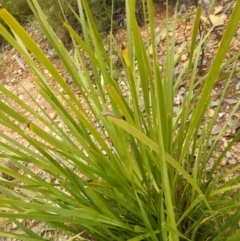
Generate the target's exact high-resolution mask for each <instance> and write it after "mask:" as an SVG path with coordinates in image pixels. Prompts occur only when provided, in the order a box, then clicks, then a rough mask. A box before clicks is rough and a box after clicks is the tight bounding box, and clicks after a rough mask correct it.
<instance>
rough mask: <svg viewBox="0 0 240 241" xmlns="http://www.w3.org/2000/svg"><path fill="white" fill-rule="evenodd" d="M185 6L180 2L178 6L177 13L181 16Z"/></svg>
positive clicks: (185, 8)
mask: <svg viewBox="0 0 240 241" xmlns="http://www.w3.org/2000/svg"><path fill="white" fill-rule="evenodd" d="M186 10H187V7H186V5H185V4H184V3H182V4H181V5H180V7H179V11H178V15H179V16H181V15H182V14H183V13H184V12H186Z"/></svg>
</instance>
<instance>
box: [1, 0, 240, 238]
mask: <svg viewBox="0 0 240 241" xmlns="http://www.w3.org/2000/svg"><path fill="white" fill-rule="evenodd" d="M234 3H235V0H221V1H217V5H216V6H215V8H214V9H213V12H212V15H213V16H215V17H219V16H221V21H222V23H221V24H220V25H219V26H217V33H216V31H213V32H212V33H211V36H210V38H209V40H208V42H207V43H206V46H205V48H204V57H203V64H202V68H201V72H199V73H198V76H196V80H198V79H199V78H201V76H202V75H203V74H204V73H207V71H208V69H209V66H211V63H212V60H213V58H214V56H215V53H216V51H217V48H218V46H219V42H220V38H219V36H221V34H222V33H223V31H224V29H225V27H226V24H227V22H228V19H229V16H230V13H231V11H232V9H233V6H234ZM173 11H174V8H173V7H172V6H170V13H173ZM194 11H195V6H194V4H189V5H188V6H186V9H185V11H183V12H182V14H190V13H193V12H194ZM165 16H166V13H165V7H164V6H160V5H158V4H156V6H155V26H156V34H157V36H158V37H159V38H158V39H159V40H158V43H157V44H158V55H159V61H162V62H164V61H165V56H166V50H165V36H164V34H163V33H162V30H163V29H164V28H165V26H166V24H167V23H166V17H165ZM181 16H182V15H179V17H181ZM172 19H173V16H172V15H170V18H169V22H171V21H172ZM204 21H205V22H204ZM203 23H204V28H205V29H206V30H207V29H209V28H210V27H211V26H210V25H209V24H208V22H207V20H204V19H203ZM25 28H26V30H27V31H28V32H29V33H30V35H31V36H32V38H33V39H34V40H35V41H36V42H37V43H38V44H39V46H40V47H41V48H42V49H43V51H44V52H45V53H46V54H47V55H48V56H49V58H50V59H51V61H52V63H53V64H54V65H55V66H56V68H57V69H58V70H59V73H61V74H62V76H63V77H64V78H66V81H68V75H67V72H66V70H65V69H64V68H63V66H62V64H61V61H60V60H59V59H58V58H57V56H55V55H54V53H53V51H52V48H51V46H50V45H49V43H48V42H47V40H46V39H45V38H44V36H43V34H42V31H41V29H40V27H39V26H38V24H37V22H35V21H32V22H31V23H29V24H27V26H25ZM192 28H193V18H192V17H189V18H187V20H185V21H182V22H180V24H179V25H178V27H177V29H176V30H175V31H176V52H177V50H178V49H180V48H182V46H183V45H184V44H185V42H186V40H189V39H190V38H191V33H192ZM148 30H149V28H148V26H142V27H141V34H142V37H143V39H144V42H145V43H146V45H148V44H149V34H148ZM206 30H205V31H206ZM203 31H204V30H203ZM169 34H170V35H171V34H172V33H171V32H170V33H169ZM115 37H116V39H117V41H118V43H119V44H122V43H123V44H124V43H126V30H125V28H124V27H121V28H119V29H118V30H117V31H116V33H115ZM239 49H240V27H239V29H238V31H237V32H236V34H235V36H234V39H233V40H232V43H231V47H230V49H229V51H228V53H227V56H226V60H228V59H230V58H231V57H232V56H234V55H236V54H237V53H238V52H239ZM0 51H1V52H0V84H1V85H4V86H5V87H6V88H7V89H8V90H10V91H11V92H12V93H13V94H15V95H17V96H18V97H19V98H20V99H22V100H24V102H25V103H28V104H29V105H31V106H32V105H34V103H33V101H32V100H31V98H30V97H29V96H28V95H27V94H26V92H25V90H24V88H25V89H26V90H27V91H28V92H30V93H31V95H32V96H33V98H34V99H36V100H37V102H38V103H39V104H40V105H41V106H43V107H44V109H45V111H46V112H47V113H49V114H50V115H52V117H53V118H55V117H54V112H53V110H52V109H51V108H50V107H49V106H48V105H47V104H46V103H45V102H44V100H43V99H42V98H41V96H40V95H39V93H38V89H37V86H36V84H35V82H34V81H33V77H32V71H31V69H30V68H29V66H28V65H27V64H26V62H25V61H24V59H23V58H22V57H21V56H20V55H19V54H18V53H17V52H16V50H15V49H12V48H11V47H10V46H5V47H3V48H2V50H0ZM70 51H71V50H70ZM188 57H189V56H188V54H187V53H186V54H185V55H183V56H182V57H181V60H180V61H179V64H178V67H177V68H176V70H175V71H176V75H177V73H178V71H179V70H181V68H182V66H183V64H184V63H185V62H186V61H187V60H188ZM229 68H230V67H229ZM238 68H239V69H240V61H239V63H238ZM45 74H48V73H47V72H46V71H45ZM49 83H50V85H51V86H52V87H53V88H56V85H55V82H54V80H52V79H51V77H50V76H49ZM69 84H70V85H71V86H72V88H73V89H74V88H75V87H74V86H73V83H71V81H69ZM224 87H225V81H221V82H220V83H218V84H217V85H216V86H215V88H214V91H213V92H212V99H213V102H212V107H211V110H210V111H209V116H210V117H211V115H213V114H214V111H215V109H216V107H217V106H218V101H219V97H220V94H221V93H222V90H223V89H224ZM181 88H182V89H181V90H178V92H177V94H176V96H175V99H174V102H175V108H176V109H178V108H179V106H180V105H181V100H182V97H183V95H184V84H183V85H182V86H181ZM76 91H77V90H76ZM0 98H1V99H2V98H4V97H3V96H2V95H1V94H0ZM79 100H80V101H81V96H79ZM239 100H240V74H236V75H235V76H233V77H232V80H231V84H230V86H229V88H228V89H227V95H226V97H225V100H224V103H223V104H222V106H221V107H220V113H219V116H218V120H217V123H216V124H215V128H214V131H213V133H212V134H213V135H217V134H218V133H219V130H220V127H221V126H222V125H223V123H224V122H225V121H226V120H228V116H229V114H230V113H231V111H232V109H233V108H234V107H235V106H236V104H237V103H238V101H239ZM16 108H18V107H16ZM36 108H37V107H36ZM19 111H21V110H19ZM37 111H39V113H40V111H41V110H40V109H37ZM0 118H1V117H0ZM31 118H32V120H33V121H34V116H31ZM239 119H240V109H239V108H238V109H237V111H236V114H235V115H234V117H233V118H231V119H230V120H228V132H227V133H225V134H224V135H223V136H222V137H221V142H220V144H219V146H218V150H216V152H215V153H214V155H216V156H213V157H212V164H211V163H210V165H213V162H214V159H215V158H216V157H217V156H218V155H220V154H221V152H222V150H223V149H224V148H225V147H226V145H227V144H228V143H229V142H230V141H231V140H232V138H233V137H234V136H235V135H236V133H238V132H240V121H239ZM57 121H58V120H57ZM59 121H60V120H59ZM0 131H1V132H3V133H5V134H7V135H9V136H10V137H13V138H14V139H15V140H18V141H19V142H22V143H24V144H26V145H27V143H25V141H24V140H22V139H21V138H20V137H19V136H18V135H17V134H16V133H14V132H12V131H10V130H8V129H7V128H5V127H3V126H0ZM0 141H4V140H1V137H0ZM237 164H240V142H237V143H236V144H235V145H234V146H233V147H232V149H231V150H230V151H229V152H228V153H227V155H226V157H225V158H224V161H223V162H222V163H221V167H220V168H221V169H224V170H225V171H226V170H228V169H229V168H231V167H232V166H233V165H237ZM36 172H37V170H36ZM234 175H239V174H238V173H235V174H234ZM228 178H231V177H228ZM31 225H32V229H33V230H34V229H35V228H36V227H37V226H38V224H37V223H33V222H30V223H29V224H28V226H31ZM6 229H7V230H11V232H16V227H15V226H14V225H13V224H11V225H8V226H7V227H6ZM45 235H46V234H45ZM51 235H52V234H51V233H49V234H47V236H48V237H50V236H51ZM67 238H68V237H66V236H63V237H59V236H58V238H57V239H54V237H52V240H62V241H63V240H67ZM3 240H11V239H5V238H1V237H0V241H3ZM12 240H13V239H12Z"/></svg>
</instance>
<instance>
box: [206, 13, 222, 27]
mask: <svg viewBox="0 0 240 241" xmlns="http://www.w3.org/2000/svg"><path fill="white" fill-rule="evenodd" d="M209 18H210V19H211V21H212V24H213V26H214V27H217V26H222V25H223V24H224V19H225V17H224V15H221V16H214V15H210V16H209Z"/></svg>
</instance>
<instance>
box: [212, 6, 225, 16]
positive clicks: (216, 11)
mask: <svg viewBox="0 0 240 241" xmlns="http://www.w3.org/2000/svg"><path fill="white" fill-rule="evenodd" d="M222 10H223V6H222V5H219V6H217V7H215V8H214V12H213V14H214V15H217V14H218V13H220V12H221V11H222Z"/></svg>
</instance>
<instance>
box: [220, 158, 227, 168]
mask: <svg viewBox="0 0 240 241" xmlns="http://www.w3.org/2000/svg"><path fill="white" fill-rule="evenodd" d="M226 164H227V159H226V158H223V159H222V161H221V166H226Z"/></svg>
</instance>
